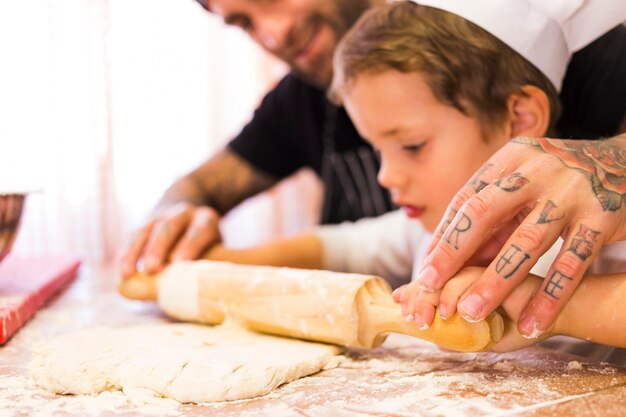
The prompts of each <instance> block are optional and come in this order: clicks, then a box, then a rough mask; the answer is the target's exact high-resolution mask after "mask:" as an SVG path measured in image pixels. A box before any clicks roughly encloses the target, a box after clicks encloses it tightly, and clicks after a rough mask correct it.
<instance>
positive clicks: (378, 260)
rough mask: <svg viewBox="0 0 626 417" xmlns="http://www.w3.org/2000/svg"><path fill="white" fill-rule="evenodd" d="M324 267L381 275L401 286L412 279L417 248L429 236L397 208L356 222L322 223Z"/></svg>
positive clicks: (391, 282) (418, 224)
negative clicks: (323, 224)
mask: <svg viewBox="0 0 626 417" xmlns="http://www.w3.org/2000/svg"><path fill="white" fill-rule="evenodd" d="M313 233H315V235H316V236H317V237H318V238H319V239H320V241H321V242H322V248H323V249H322V254H323V258H322V264H323V267H324V268H325V269H330V270H333V271H338V272H353V273H361V274H372V275H378V276H381V277H383V278H385V279H387V281H388V282H389V284H391V286H392V287H394V288H395V287H398V286H400V285H402V284H405V283H408V282H409V281H410V279H411V269H412V266H413V260H414V259H413V258H414V255H415V249H416V248H417V246H418V244H419V243H420V242H421V241H422V240H423V239H424V238H425V237H427V236H429V235H428V234H427V233H426V232H425V231H424V229H423V228H422V226H421V224H420V223H419V222H417V221H416V220H411V219H409V218H408V217H407V216H406V215H405V214H404V212H402V211H400V210H397V211H394V212H391V213H387V214H384V215H382V216H380V217H374V218H365V219H361V220H359V221H356V222H353V223H351V222H346V223H342V224H339V225H325V226H320V227H318V228H317V229H315V230H314V232H313Z"/></svg>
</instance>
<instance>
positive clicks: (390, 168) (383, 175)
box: [378, 159, 405, 190]
mask: <svg viewBox="0 0 626 417" xmlns="http://www.w3.org/2000/svg"><path fill="white" fill-rule="evenodd" d="M378 182H379V183H380V185H382V186H383V187H385V188H387V189H389V190H391V189H394V188H400V187H401V186H402V184H403V183H404V182H405V175H404V174H403V173H402V170H401V169H399V167H398V166H397V165H396V164H393V163H388V162H385V160H384V159H383V160H382V161H381V164H380V169H379V171H378Z"/></svg>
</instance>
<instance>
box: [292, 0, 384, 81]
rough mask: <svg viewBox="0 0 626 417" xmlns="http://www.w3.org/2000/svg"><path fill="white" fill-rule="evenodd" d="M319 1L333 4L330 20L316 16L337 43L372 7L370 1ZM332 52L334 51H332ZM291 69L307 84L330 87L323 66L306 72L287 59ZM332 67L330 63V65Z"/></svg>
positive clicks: (327, 17) (328, 17)
mask: <svg viewBox="0 0 626 417" xmlns="http://www.w3.org/2000/svg"><path fill="white" fill-rule="evenodd" d="M321 1H333V2H334V7H333V8H334V13H333V14H332V18H330V16H322V15H318V16H317V17H318V18H320V19H323V20H324V21H325V22H326V24H327V25H328V26H329V27H330V28H331V30H332V31H333V32H334V34H335V38H336V39H337V41H339V40H340V39H341V38H342V37H343V35H345V34H346V32H347V31H348V30H349V29H350V28H351V27H352V26H353V25H354V24H355V23H356V21H357V20H358V19H359V17H361V15H363V13H365V11H367V10H368V9H369V8H370V7H372V0H321ZM336 46H337V45H335V47H336ZM333 52H334V51H333ZM331 59H332V58H331ZM286 61H287V63H288V64H289V66H290V67H291V69H292V70H293V71H294V72H295V73H296V74H298V75H299V76H300V77H301V78H303V79H305V80H307V81H308V82H310V83H312V84H314V85H316V86H318V87H320V88H327V87H328V86H329V85H330V81H331V79H330V78H332V76H331V77H327V76H325V75H326V74H323V72H324V71H323V70H322V69H321V67H323V66H324V65H323V64H320V70H319V71H317V70H316V71H307V70H304V69H302V70H301V69H299V68H297V66H296V65H295V64H294V63H292V62H290V60H289V59H287V60H286ZM331 67H332V63H331Z"/></svg>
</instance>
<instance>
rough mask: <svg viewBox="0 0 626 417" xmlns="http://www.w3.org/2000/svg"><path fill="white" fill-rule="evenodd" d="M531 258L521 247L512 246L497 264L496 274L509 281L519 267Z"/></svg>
mask: <svg viewBox="0 0 626 417" xmlns="http://www.w3.org/2000/svg"><path fill="white" fill-rule="evenodd" d="M529 258H530V255H529V254H528V253H526V252H524V251H523V250H522V249H521V248H520V247H519V246H517V245H513V244H511V245H510V246H509V247H508V248H507V250H506V251H504V253H503V254H502V256H500V258H498V262H496V272H497V273H498V274H500V275H501V276H502V277H503V278H504V279H509V278H511V277H512V276H513V274H515V272H517V270H518V269H519V267H520V266H521V265H522V264H523V263H524V262H526V261H527V260H528V259H529Z"/></svg>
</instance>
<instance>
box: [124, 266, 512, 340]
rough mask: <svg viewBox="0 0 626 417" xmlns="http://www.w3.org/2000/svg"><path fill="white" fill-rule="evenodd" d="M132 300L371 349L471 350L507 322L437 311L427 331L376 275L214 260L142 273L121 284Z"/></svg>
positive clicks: (194, 317) (175, 313) (207, 319)
mask: <svg viewBox="0 0 626 417" xmlns="http://www.w3.org/2000/svg"><path fill="white" fill-rule="evenodd" d="M119 291H120V293H121V294H122V295H124V296H125V297H127V298H130V299H141V300H151V299H158V303H159V305H160V307H161V308H162V309H163V310H164V311H165V313H166V314H168V315H170V316H172V317H174V318H177V319H180V320H184V321H194V322H199V323H207V324H219V323H222V322H223V321H224V319H225V318H226V316H229V317H232V318H233V319H235V320H237V321H239V322H242V323H243V324H244V325H245V326H247V327H248V328H250V329H253V330H256V331H260V332H264V333H271V334H277V335H281V336H288V337H295V338H300V339H308V340H315V341H320V342H327V343H334V344H339V345H345V346H350V347H360V348H371V347H376V346H378V345H380V344H381V343H382V342H383V341H384V340H385V338H386V336H387V334H388V333H390V332H393V333H402V334H407V335H411V336H415V337H418V338H420V339H425V340H428V341H431V342H434V343H436V344H438V345H439V346H442V347H445V348H448V349H454V350H457V351H464V352H471V351H479V350H483V349H485V348H486V347H487V346H488V345H489V344H490V343H492V342H497V341H499V340H500V339H501V337H502V333H503V327H504V324H503V320H502V317H501V316H500V315H499V314H498V313H493V314H491V315H490V316H489V317H487V318H486V319H485V320H483V321H480V322H475V323H469V322H467V321H465V320H463V319H462V318H461V317H460V316H458V315H455V316H454V317H450V318H448V319H446V320H445V321H444V320H441V318H440V317H439V315H438V314H436V315H435V319H434V321H433V323H432V325H431V326H430V328H428V329H426V330H419V329H418V328H417V327H416V326H415V323H412V322H407V321H405V320H404V319H403V317H402V314H401V309H400V306H399V305H398V304H396V303H395V302H394V301H393V299H392V297H391V288H390V287H389V285H388V284H387V282H386V281H385V280H384V279H382V278H380V277H376V276H370V275H360V274H345V273H337V272H330V271H317V270H306V269H293V268H277V267H271V266H250V265H239V264H232V263H228V262H215V261H179V262H174V263H172V264H170V266H168V267H167V268H166V269H165V270H164V271H163V272H161V273H160V274H158V276H156V277H155V276H148V275H144V274H140V273H139V274H136V275H134V276H133V277H131V278H129V279H126V280H124V281H122V282H121V284H120V286H119Z"/></svg>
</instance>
